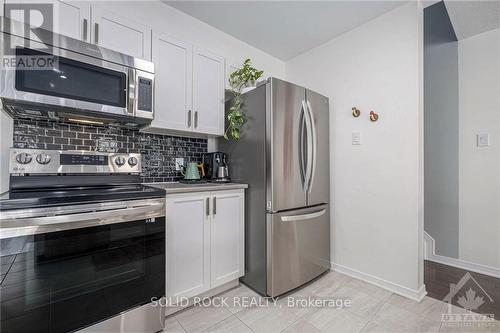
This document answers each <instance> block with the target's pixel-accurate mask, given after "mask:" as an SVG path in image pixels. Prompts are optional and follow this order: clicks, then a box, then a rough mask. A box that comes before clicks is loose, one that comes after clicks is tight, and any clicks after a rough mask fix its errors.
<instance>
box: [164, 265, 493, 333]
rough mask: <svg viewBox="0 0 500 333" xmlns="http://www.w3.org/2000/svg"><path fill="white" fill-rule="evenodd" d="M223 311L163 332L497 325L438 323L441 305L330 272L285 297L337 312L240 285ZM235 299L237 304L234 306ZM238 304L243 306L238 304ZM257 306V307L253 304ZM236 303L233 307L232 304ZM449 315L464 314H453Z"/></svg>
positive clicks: (183, 318)
mask: <svg viewBox="0 0 500 333" xmlns="http://www.w3.org/2000/svg"><path fill="white" fill-rule="evenodd" d="M219 296H224V297H225V300H226V302H227V304H225V305H224V306H215V305H214V306H206V307H201V306H197V307H191V308H188V309H186V310H184V311H182V312H180V313H177V314H175V315H172V316H170V317H168V318H167V321H166V327H165V332H189V333H191V332H228V333H239V332H242V333H243V332H244V333H246V332H248V333H252V332H255V333H278V332H284V333H309V332H311V333H318V332H340V333H349V332H363V333H367V332H434V333H443V332H496V333H500V322H498V321H495V322H494V323H489V324H486V325H483V327H478V326H477V324H476V325H475V326H468V325H461V326H458V327H457V326H454V327H450V326H449V325H446V324H445V323H442V320H441V315H442V313H445V312H446V311H447V304H446V303H443V302H441V301H438V300H435V299H432V298H429V297H425V298H424V299H423V300H422V301H421V302H420V303H417V302H414V301H411V300H408V299H406V298H404V297H401V296H398V295H396V294H393V293H391V292H389V291H387V290H384V289H382V288H379V287H376V286H373V285H371V284H368V283H365V282H363V281H360V280H356V279H353V278H350V277H348V276H346V275H342V274H340V273H336V272H330V273H328V274H326V275H324V276H322V277H321V278H320V279H318V280H316V281H314V282H313V283H311V284H309V285H308V286H306V287H304V288H302V289H300V290H298V291H296V292H294V293H293V294H291V295H287V296H290V297H295V298H302V299H304V298H307V297H311V298H314V299H349V300H350V302H351V304H350V306H349V307H345V308H343V309H339V308H331V307H292V306H289V305H290V304H289V303H288V299H287V298H286V296H285V298H282V299H278V301H277V302H276V303H268V304H267V303H266V300H264V299H261V298H259V296H258V295H257V294H256V293H255V292H253V291H252V290H250V289H248V288H247V287H245V286H244V285H240V286H239V287H237V288H234V289H232V290H229V291H228V292H226V293H224V294H222V295H219ZM236 299H238V300H239V301H237V300H236ZM244 302H246V303H245V304H244ZM256 302H260V304H261V305H267V306H257V305H256V304H255V303H256ZM238 303H239V304H238ZM453 311H454V313H464V311H465V310H463V309H458V308H454V309H453Z"/></svg>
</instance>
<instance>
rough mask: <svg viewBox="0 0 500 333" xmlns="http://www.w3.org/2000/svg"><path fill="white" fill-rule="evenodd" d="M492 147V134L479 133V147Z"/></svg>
mask: <svg viewBox="0 0 500 333" xmlns="http://www.w3.org/2000/svg"><path fill="white" fill-rule="evenodd" d="M489 145H490V134H489V133H478V134H477V146H478V147H488V146H489Z"/></svg>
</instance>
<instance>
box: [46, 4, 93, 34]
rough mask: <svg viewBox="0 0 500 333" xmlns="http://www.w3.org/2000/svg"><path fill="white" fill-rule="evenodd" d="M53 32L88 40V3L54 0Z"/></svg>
mask: <svg viewBox="0 0 500 333" xmlns="http://www.w3.org/2000/svg"><path fill="white" fill-rule="evenodd" d="M54 32H56V33H59V34H61V35H65V36H68V37H71V38H75V39H79V40H83V41H86V42H90V4H89V3H88V2H80V1H62V0H59V1H55V2H54Z"/></svg>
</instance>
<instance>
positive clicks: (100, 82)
mask: <svg viewBox="0 0 500 333" xmlns="http://www.w3.org/2000/svg"><path fill="white" fill-rule="evenodd" d="M16 56H17V57H18V58H19V57H22V56H31V57H33V56H35V57H36V56H47V54H46V53H43V52H40V51H35V50H32V49H26V48H17V49H16ZM126 81H127V80H126V75H125V73H122V72H118V71H113V70H109V69H106V68H102V67H98V66H94V65H89V64H86V63H83V62H79V61H75V60H71V59H67V58H62V57H57V61H56V62H55V63H54V66H52V67H51V68H50V69H43V70H40V69H38V70H35V69H32V70H22V69H17V70H16V89H17V90H19V91H26V92H31V93H36V94H42V95H49V96H55V97H62V98H69V99H74V100H79V101H85V102H93V103H100V104H104V105H110V106H117V107H125V106H126V88H127V86H126V84H127V82H126Z"/></svg>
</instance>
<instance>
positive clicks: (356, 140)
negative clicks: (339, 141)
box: [352, 132, 361, 146]
mask: <svg viewBox="0 0 500 333" xmlns="http://www.w3.org/2000/svg"><path fill="white" fill-rule="evenodd" d="M360 144H361V133H360V132H352V145H353V146H359V145H360Z"/></svg>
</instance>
